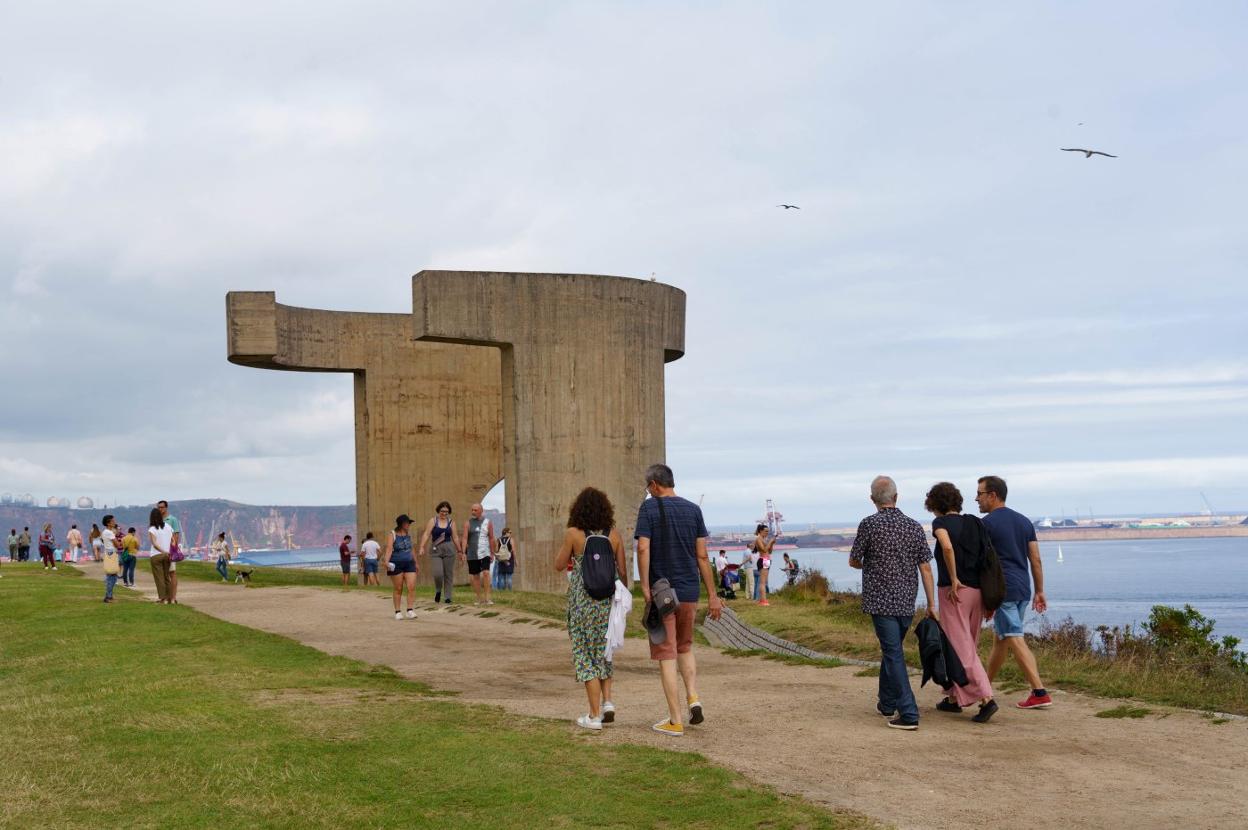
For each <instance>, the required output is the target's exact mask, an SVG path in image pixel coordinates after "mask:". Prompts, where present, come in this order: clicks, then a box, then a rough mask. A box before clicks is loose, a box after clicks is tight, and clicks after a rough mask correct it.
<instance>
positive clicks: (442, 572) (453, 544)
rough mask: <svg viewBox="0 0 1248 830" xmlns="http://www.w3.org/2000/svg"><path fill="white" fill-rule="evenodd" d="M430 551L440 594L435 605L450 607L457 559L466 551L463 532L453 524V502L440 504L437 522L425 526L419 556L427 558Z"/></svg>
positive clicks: (433, 521)
mask: <svg viewBox="0 0 1248 830" xmlns="http://www.w3.org/2000/svg"><path fill="white" fill-rule="evenodd" d="M430 546H432V548H431V547H430ZM426 550H428V551H429V556H430V559H431V561H432V564H433V587H434V590H435V591H436V593H435V594H434V595H433V601H434V602H445V603H446V604H448V605H449V604H450V602H451V591H452V590H453V589H454V587H455V558H456V557H457V556H458V555H459V552H460V551H461V550H463V545H461V544H460V539H459V531H458V530H456V528H455V523H454V522H452V521H451V503H450V502H449V501H443V502H438V506H437V508H435V510H434V516H433V518H432V519H430V520H429V521H428V523H426V524H425V532H424V535H423V536H421V537H420V552H419V555H420V556H424V555H425V551H426Z"/></svg>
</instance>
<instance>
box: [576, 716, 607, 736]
mask: <svg viewBox="0 0 1248 830" xmlns="http://www.w3.org/2000/svg"><path fill="white" fill-rule="evenodd" d="M576 725H577V726H579V727H581V728H582V729H592V730H593V731H595V732H601V731H602V718H591V717H590V716H589V715H581V716H580V717H579V718H577V719H576Z"/></svg>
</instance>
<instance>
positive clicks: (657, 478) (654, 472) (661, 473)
mask: <svg viewBox="0 0 1248 830" xmlns="http://www.w3.org/2000/svg"><path fill="white" fill-rule="evenodd" d="M652 481H653V482H654V483H655V484H657V485H659V486H660V487H669V488H670V487H675V486H676V477H675V476H673V475H672V468H671V467H669V466H667V465H666V464H651V465H650V466H649V468H647V470H646V484H649V483H650V482H652Z"/></svg>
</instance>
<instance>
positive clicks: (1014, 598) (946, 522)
mask: <svg viewBox="0 0 1248 830" xmlns="http://www.w3.org/2000/svg"><path fill="white" fill-rule="evenodd" d="M1007 493H1008V488H1007V486H1006V483H1005V480H1004V479H1002V478H1000V477H999V476H984V477H983V478H981V479H979V481H978V483H977V487H976V492H975V500H976V502H977V504H978V505H979V509H980V512H982V513H984V514H985V516H984V518H983V519H980V518H979V517H977V516H973V515H964V514H963V513H962V494H961V492H959V490H958V488H957V487H956V486H954V485H953V484H951V483H950V482H947V481H942V482H940V483H938V484H936V485H934V486H933V487H932V488H931V490H929V491H928V493H927V498H926V501H925V507H926V508H927V510H929V511H930V512H931V513H932V514H933V515H934V517H935V518H934V519H933V521H932V532H933V535H934V536H935V537H936V545H935V551H934V552H933V551H932V550H930V549H929V548H928V547H927V536H926V534H925V533H924V532H923V526H922V525H920V524H919V523H918V522H917V521H915V520H914V519H912V518H910V517H909V516H907V515H905V514H904V513H902V512H901V511H900V510H899V509H898V508H897V485H896V484H895V483H894V482H893V480H892V479H891V478H889V477H888V476H879V477H877V478H876V479H875V480H874V481H872V482H871V501H872V502H873V503H874V504H875V507H876V512H875V513H874V514H872V515H870V516H868V517H867V518H865V519H863V520H862V522H861V523H860V524H859V525H858V532H857V535H856V536H855V537H854V544H853V548H852V549H851V552H850V554H849V564H850V565H851V566H852V567H854V568H860V569H861V570H862V610H863V612H864V613H867V614H870V615H871V620H872V623H873V624H874V627H875V633H876V637H877V638H878V639H879V641H880V652H881V663H880V682H879V697H878V700H877V701H876V711H877V712H879V714H880V715H882V716H884V717H885V718H886V719H888V725H889V726H890V727H893V728H894V729H903V730H915V729H918V727H919V709H918V704H917V703H916V702H915V698H914V692H913V689H912V688H911V686H910V676H909V672H908V670H907V668H906V661H905V655H904V651H903V647H902V642H903V640H904V639H905V636H906V634H907V632H908V631H909V630H910V627H911V624H912V623H913V622H914V615H915V612H916V600H917V598H918V590H919V582H920V580H921V581H922V585H923V593H924V595H925V597H926V609H925V611H924V613H925V615H926V617H928V618H930V620H932V621H933V622H934V623H935V624H936V625H937V626H938V627H939V630H938V631H933V630H930V629H929V631H923V630H922V629H924V628H925V626H924V624H923V623H920V625H919V626H918V627H917V628H916V629H915V630H916V634H917V635H918V636H919V637H920V640H921V641H922V643H923V645H922V654H923V658H924V676H925V678H926V677H927V675H928V674H929V673H932V668H933V666H934V661H935V659H936V658H937V657H939V658H940V660H941V664H940V665H941V666H942V667H944V669H943V671H942V670H936V671H935V672H934V673H935V674H936V677H937V680H938V682H941V685H942V688H943V689H944V691H945V697H944V698H943V699H942V700H941V701H940V702H939V703H937V704H936V707H935V708H936V709H937V710H938V711H941V712H947V713H953V714H956V713H960V712H962V711H963V709H964V707H968V706H972V705H978V709H977V711H976V713H975V715H974V716H973V717H972V720H974V721H975V722H977V723H987V722H988V720H989V719H991V718H992V716H993V715H994V714H996V713H997V711H998V710H999V706H998V704H997V702H996V700H995V697H994V694H993V689H992V681H993V679H994V678H995V677H996V675H997V673H998V672H999V671H1000V670H1001V667H1002V666H1003V665H1004V664H1005V660H1006V658H1007V657H1008V656H1012V657H1013V658H1014V659H1015V661H1016V662H1017V663H1018V665H1019V668H1020V669H1021V670H1022V672H1023V675H1024V676H1025V677H1026V679H1027V682H1028V684H1029V685H1030V687H1031V692H1030V694H1029V695H1028V696H1027V697H1026V699H1024V700H1022V701H1019V702H1018V703H1017V704H1016V706H1017V707H1018V708H1020V709H1045V708H1048V707H1049V706H1052V705H1053V699H1052V697H1050V695H1049V693H1048V691H1047V690H1046V689H1045V688H1044V684H1043V683H1042V682H1041V680H1040V673H1039V670H1038V669H1037V666H1036V659H1035V656H1034V655H1033V654H1032V653H1031V649H1030V648H1029V647H1028V646H1027V642H1026V640H1025V639H1024V637H1023V621H1024V619H1025V617H1026V613H1027V609H1028V606H1029V605H1030V607H1031V608H1032V609H1034V610H1035V611H1037V612H1039V613H1044V611H1045V610H1046V608H1047V607H1048V603H1047V601H1046V599H1045V595H1044V569H1043V566H1042V564H1041V561H1040V546H1039V543H1038V542H1037V540H1036V530H1035V527H1034V526H1033V525H1032V523H1031V521H1030V520H1029V519H1028V518H1027V517H1026V516H1023V515H1022V514H1021V513H1018V512H1016V511H1014V510H1011V509H1010V508H1008V507H1006V506H1005V499H1006V495H1007ZM933 553H935V559H936V568H937V578H936V580H935V584H933V579H932V569H931V565H930V562H931V560H932V559H933ZM994 561H995V562H996V563H998V564H999V568H1000V577H996V576H994V574H995V569H994V568H993V566H992V563H993V562H994ZM988 578H995V579H1002V581H1003V583H1004V585H1003V588H1004V590H1003V593H1002V596H1000V597H998V598H997V599H998V600H999V603H1000V604H999V605H997V607H995V608H993V607H989V606H988V605H987V604H986V602H985V591H986V589H987V588H988V587H989V586H988V585H986V584H983V583H982V580H983V579H988ZM1033 582H1034V585H1035V592H1034V595H1033V593H1032V583H1033ZM1001 587H1002V586H1000V585H998V586H997V588H1001ZM995 590H996V589H994V593H995ZM938 600H939V601H938ZM988 620H991V621H992V623H993V629H994V635H995V636H994V642H993V647H992V652H991V654H990V656H989V658H988V666H987V667H985V666H984V665H983V663H982V661H981V660H980V658H979V650H978V644H979V632H980V628H981V626H982V625H983V623H984V622H985V621H988ZM929 642H931V643H932V648H931V649H929V648H928V643H929ZM929 657H930V659H931V660H932V661H933V665H931V666H929V662H928V661H929ZM942 678H943V681H942ZM925 682H926V681H925Z"/></svg>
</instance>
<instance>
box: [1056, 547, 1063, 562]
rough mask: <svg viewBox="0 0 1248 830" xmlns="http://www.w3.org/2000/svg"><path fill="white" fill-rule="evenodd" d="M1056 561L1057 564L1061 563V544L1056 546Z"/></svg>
mask: <svg viewBox="0 0 1248 830" xmlns="http://www.w3.org/2000/svg"><path fill="white" fill-rule="evenodd" d="M1057 561H1058V563H1061V561H1062V546H1061V544H1058V546H1057Z"/></svg>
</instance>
